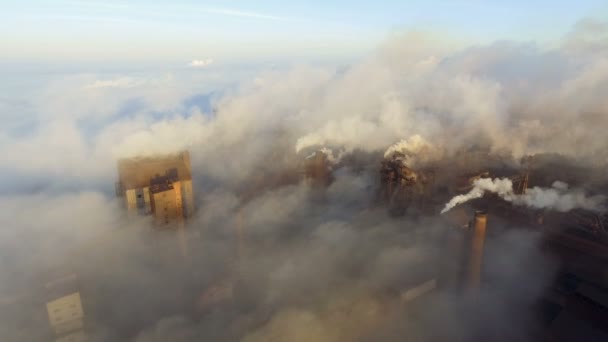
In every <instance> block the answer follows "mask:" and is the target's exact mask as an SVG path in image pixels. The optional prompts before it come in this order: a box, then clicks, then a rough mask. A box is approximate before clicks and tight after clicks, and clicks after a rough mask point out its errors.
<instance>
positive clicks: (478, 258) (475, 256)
mask: <svg viewBox="0 0 608 342" xmlns="http://www.w3.org/2000/svg"><path fill="white" fill-rule="evenodd" d="M487 221H488V215H487V214H486V213H485V212H484V211H476V212H475V221H474V223H473V236H472V237H471V252H470V258H469V274H468V279H467V287H468V288H469V289H470V290H473V291H477V290H479V288H480V284H481V265H482V262H483V244H484V241H485V239H486V225H487Z"/></svg>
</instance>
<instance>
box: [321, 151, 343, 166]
mask: <svg viewBox="0 0 608 342" xmlns="http://www.w3.org/2000/svg"><path fill="white" fill-rule="evenodd" d="M319 152H322V153H325V155H326V156H327V161H328V162H329V164H331V165H337V164H339V163H340V162H341V161H342V158H343V157H344V155H345V154H346V151H344V150H341V151H339V152H338V153H337V155H334V151H332V150H331V149H329V148H327V147H323V148H322V149H320V150H319Z"/></svg>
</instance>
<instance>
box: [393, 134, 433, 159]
mask: <svg viewBox="0 0 608 342" xmlns="http://www.w3.org/2000/svg"><path fill="white" fill-rule="evenodd" d="M395 152H398V153H402V154H403V155H404V156H405V159H404V163H405V164H406V165H408V166H415V165H416V164H421V163H426V162H429V161H431V160H436V159H439V158H440V157H441V150H440V149H438V148H437V147H435V146H433V145H432V144H431V143H429V142H428V141H427V140H426V139H424V138H423V137H421V136H420V135H418V134H416V135H412V136H411V137H409V138H408V139H401V140H400V141H399V142H397V143H395V144H393V145H391V146H390V147H389V148H388V149H387V150H386V151H385V152H384V158H388V157H390V156H391V155H393V154H394V153H395Z"/></svg>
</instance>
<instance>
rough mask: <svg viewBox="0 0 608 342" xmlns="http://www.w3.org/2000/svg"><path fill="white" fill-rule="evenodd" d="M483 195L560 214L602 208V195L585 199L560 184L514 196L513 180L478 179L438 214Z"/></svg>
mask: <svg viewBox="0 0 608 342" xmlns="http://www.w3.org/2000/svg"><path fill="white" fill-rule="evenodd" d="M486 192H490V193H494V194H497V195H498V196H499V197H500V198H502V199H504V200H505V201H508V202H512V203H513V204H515V205H523V206H527V207H531V208H536V209H553V210H557V211H561V212H567V211H570V210H572V209H575V208H580V209H586V210H591V211H595V212H602V211H604V210H605V209H606V208H605V205H604V202H605V200H606V197H605V196H602V195H596V196H587V195H586V194H585V193H584V192H583V191H581V190H573V191H569V190H568V185H567V184H566V183H564V182H560V181H556V182H554V183H553V185H552V187H551V188H541V187H533V188H530V189H527V190H526V193H525V194H516V193H515V190H514V189H513V181H511V180H510V179H508V178H500V179H499V178H494V179H491V178H480V179H476V180H475V181H474V182H473V189H471V190H470V191H469V192H468V193H466V194H463V195H458V196H455V197H453V198H452V199H451V200H450V201H449V202H448V203H446V205H445V207H444V208H443V210H441V213H442V214H443V213H445V212H447V211H449V210H451V209H452V208H454V207H455V206H457V205H460V204H463V203H466V202H468V201H470V200H473V199H476V198H481V197H483V195H484V194H485V193H486Z"/></svg>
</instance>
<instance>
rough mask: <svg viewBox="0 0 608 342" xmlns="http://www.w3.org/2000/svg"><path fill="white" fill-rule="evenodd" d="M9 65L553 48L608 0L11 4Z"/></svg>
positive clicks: (1, 20) (2, 27)
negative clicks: (426, 36)
mask: <svg viewBox="0 0 608 342" xmlns="http://www.w3.org/2000/svg"><path fill="white" fill-rule="evenodd" d="M2 7H3V10H2V11H0V40H1V41H2V42H3V44H2V45H3V46H4V47H3V49H4V52H3V53H2V54H1V55H0V59H4V60H11V61H34V62H35V61H51V62H53V61H54V62H58V61H59V62H61V61H64V62H69V61H80V62H85V61H90V62H99V61H105V62H111V61H138V62H141V63H147V62H149V63H156V62H166V61H182V60H191V59H203V58H214V60H216V61H224V60H238V61H241V60H248V59H249V60H256V59H268V58H276V59H281V58H286V59H290V58H298V57H307V56H317V57H319V58H324V57H330V58H331V57H335V58H341V57H348V56H354V55H358V54H361V53H364V52H366V51H369V50H370V49H372V48H373V47H374V46H376V45H377V44H379V43H380V42H381V41H382V39H384V37H386V35H387V34H389V33H390V32H395V31H402V30H403V31H404V30H412V29H415V30H427V31H433V32H436V33H439V34H443V35H446V36H450V37H458V39H463V40H467V41H473V42H487V41H492V40H497V39H517V40H526V41H537V42H551V41H553V40H556V39H558V38H559V37H560V36H561V35H563V34H564V33H565V32H567V31H568V30H570V29H571V27H572V25H573V24H574V23H576V22H577V21H578V20H579V19H581V18H584V17H589V16H593V17H599V18H606V17H608V15H607V14H608V3H607V2H606V1H605V0H579V1H559V0H557V1H555V0H554V1H548V0H535V1H522V0H511V1H482V0H451V1H448V0H444V1H440V0H431V1H352V0H351V1H259V0H258V1H184V0H181V1H180V0H177V1H158V0H156V1H155V0H148V1H144V0H132V1H102V0H92V1H86V0H55V1H19V2H18V1H5V2H3V3H2Z"/></svg>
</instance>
